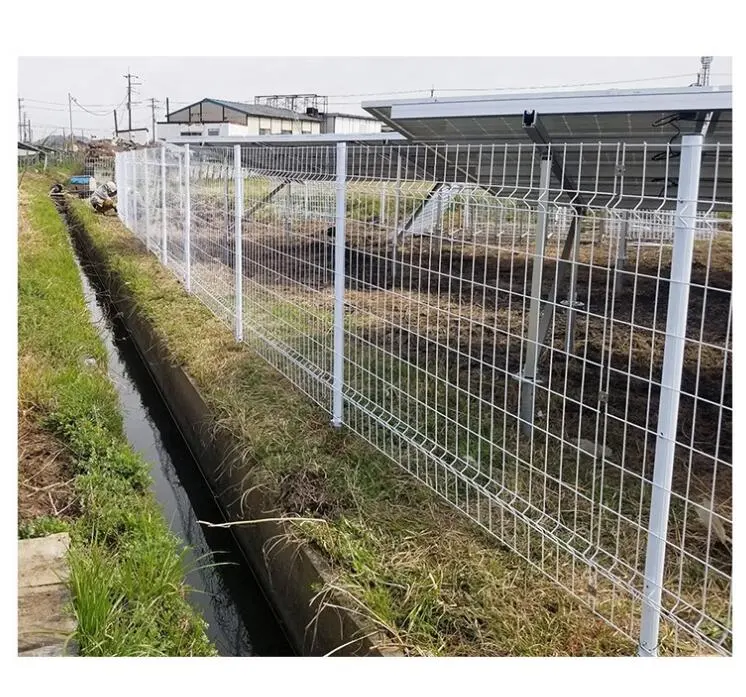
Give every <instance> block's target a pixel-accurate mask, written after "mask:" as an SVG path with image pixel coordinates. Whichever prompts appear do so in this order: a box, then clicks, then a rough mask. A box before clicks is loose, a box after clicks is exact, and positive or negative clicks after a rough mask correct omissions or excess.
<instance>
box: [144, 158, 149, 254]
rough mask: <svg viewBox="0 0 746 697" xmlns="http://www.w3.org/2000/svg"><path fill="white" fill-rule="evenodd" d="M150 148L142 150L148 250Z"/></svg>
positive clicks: (147, 243)
mask: <svg viewBox="0 0 746 697" xmlns="http://www.w3.org/2000/svg"><path fill="white" fill-rule="evenodd" d="M149 152H150V150H149V149H148V148H145V150H143V157H144V159H145V164H144V165H143V171H144V172H145V244H146V245H147V247H148V251H150V172H149V171H148V165H149V164H150V163H149V161H148V160H149V159H150V158H149V157H148V153H149Z"/></svg>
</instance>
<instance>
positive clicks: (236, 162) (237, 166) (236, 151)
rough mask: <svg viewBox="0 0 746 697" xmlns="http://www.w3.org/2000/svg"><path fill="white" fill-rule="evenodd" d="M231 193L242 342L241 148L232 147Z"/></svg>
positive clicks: (239, 338) (240, 338)
mask: <svg viewBox="0 0 746 697" xmlns="http://www.w3.org/2000/svg"><path fill="white" fill-rule="evenodd" d="M233 191H234V198H235V203H236V209H235V223H234V225H233V238H234V241H235V250H236V251H235V255H234V256H235V259H234V265H235V271H236V330H235V334H236V341H243V258H242V252H243V235H242V233H241V219H242V218H243V177H242V176H241V146H240V145H234V146H233Z"/></svg>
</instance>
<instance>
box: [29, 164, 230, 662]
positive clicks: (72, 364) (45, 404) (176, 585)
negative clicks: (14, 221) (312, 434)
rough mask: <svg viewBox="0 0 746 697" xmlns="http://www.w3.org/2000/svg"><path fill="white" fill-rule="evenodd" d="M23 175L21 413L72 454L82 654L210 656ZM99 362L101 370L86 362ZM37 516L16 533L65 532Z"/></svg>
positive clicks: (60, 252)
mask: <svg viewBox="0 0 746 697" xmlns="http://www.w3.org/2000/svg"><path fill="white" fill-rule="evenodd" d="M49 184H50V180H49V179H48V178H47V177H43V176H39V175H34V174H32V173H27V174H26V177H25V178H24V182H23V184H22V188H21V191H20V229H19V277H18V303H19V320H18V338H19V370H20V375H19V407H20V408H21V409H22V410H24V411H25V412H26V413H27V414H30V415H31V417H32V418H34V419H35V420H36V421H37V423H38V424H40V425H41V426H42V427H43V428H44V429H46V430H47V431H49V432H50V433H52V434H54V435H55V437H57V438H58V439H59V440H60V441H61V442H62V443H63V444H64V445H65V446H66V449H67V450H68V452H69V454H70V456H71V459H72V463H73V468H74V473H75V482H74V486H75V493H76V497H77V499H78V504H79V508H80V511H81V513H80V516H79V517H78V518H77V519H76V520H75V521H74V522H73V523H72V524H71V525H69V531H70V535H71V556H70V560H71V588H72V597H73V601H72V602H73V611H74V614H75V616H76V619H77V623H78V628H77V635H76V639H77V641H78V644H79V646H80V651H81V653H82V654H83V655H95V656H120V655H139V656H161V655H170V656H191V655H214V654H215V649H214V647H213V646H212V645H211V644H210V642H209V641H208V639H207V637H206V634H205V624H204V621H203V620H202V619H201V617H200V616H199V615H198V614H197V613H196V611H195V610H194V609H193V608H192V607H191V605H190V604H189V602H188V600H187V597H186V596H187V587H186V586H185V585H184V573H185V569H184V565H183V549H182V547H181V545H180V543H179V541H178V540H177V539H176V538H175V537H174V536H173V534H172V533H171V532H170V530H169V528H168V525H167V523H166V521H165V519H164V517H163V515H162V513H161V512H160V510H159V509H158V507H157V504H156V503H155V500H154V499H153V497H152V495H151V494H150V493H149V492H148V490H147V489H148V486H149V484H150V477H149V474H148V466H147V464H146V463H145V462H144V461H143V460H142V459H141V458H140V457H139V456H138V455H136V454H135V453H134V452H133V451H132V450H131V449H130V447H129V445H128V444H127V442H126V440H125V438H124V435H123V426H122V419H121V414H120V412H119V402H118V398H117V394H116V391H115V389H114V386H113V384H112V383H111V381H110V380H109V379H108V377H107V375H106V371H105V365H106V350H105V348H104V346H103V344H102V342H101V339H100V338H99V336H98V334H97V331H96V329H95V327H94V326H93V325H92V324H91V322H90V317H89V315H88V312H87V308H86V305H85V302H84V298H83V293H82V286H81V282H80V278H79V276H78V270H77V268H76V266H75V263H74V255H73V250H72V248H71V245H70V241H69V238H68V235H67V231H66V228H65V226H64V223H63V222H62V219H61V218H60V216H59V214H58V213H57V211H56V209H55V207H54V204H53V203H52V201H51V199H50V198H49V197H48V196H47V192H48V190H49ZM88 358H94V359H95V361H96V364H95V365H96V367H95V368H90V367H88V366H87V365H86V362H85V361H86V359H88ZM60 527H62V526H61V524H58V523H55V521H54V519H47V518H44V519H37V520H35V521H32V522H31V523H30V524H27V525H26V526H24V529H22V530H20V531H19V534H20V535H21V536H31V535H35V534H43V533H44V532H47V531H48V532H51V531H58V530H59V528H60Z"/></svg>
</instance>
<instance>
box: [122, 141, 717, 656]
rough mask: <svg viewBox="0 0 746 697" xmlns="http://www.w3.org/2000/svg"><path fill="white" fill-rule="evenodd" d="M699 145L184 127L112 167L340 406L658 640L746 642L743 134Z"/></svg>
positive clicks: (188, 272) (150, 226)
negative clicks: (740, 330) (740, 521)
mask: <svg viewBox="0 0 746 697" xmlns="http://www.w3.org/2000/svg"><path fill="white" fill-rule="evenodd" d="M687 147H689V150H688V151H687V152H684V150H686V148H685V147H684V145H682V146H681V153H680V157H676V158H673V157H667V158H664V159H663V160H662V159H661V158H660V157H655V153H659V152H661V151H663V152H670V147H669V144H667V143H661V144H657V145H650V144H645V145H638V144H634V145H626V144H619V143H613V144H601V143H594V144H587V145H583V144H580V145H578V144H573V145H558V144H553V145H551V146H550V147H548V148H543V149H542V148H540V147H537V146H534V145H531V146H526V145H512V144H511V145H491V146H486V145H476V146H466V145H459V146H458V148H457V149H458V152H457V153H455V154H454V152H453V148H451V150H450V151H449V149H448V146H435V145H425V144H417V145H414V144H413V145H397V146H380V145H376V146H371V145H365V146H363V145H354V144H340V145H337V146H326V145H325V146H303V147H274V146H272V147H267V146H264V147H242V148H241V147H238V146H237V147H235V148H234V147H229V148H226V147H206V146H186V147H176V146H170V145H166V146H164V147H160V148H150V149H143V150H138V151H132V152H127V153H119V154H118V155H117V158H116V181H117V184H118V190H119V202H120V204H119V214H120V217H121V218H122V220H123V222H124V223H125V225H126V226H127V227H128V228H129V229H130V230H131V231H132V232H133V233H134V234H135V235H136V236H137V237H139V238H140V239H141V240H142V241H143V242H144V243H145V244H146V245H147V247H148V249H149V250H151V251H152V252H153V253H154V254H156V255H157V256H158V257H159V259H160V260H161V261H162V263H163V264H164V265H166V266H168V267H169V268H170V269H171V270H172V271H173V273H174V274H176V276H177V277H178V278H179V279H181V280H182V281H183V282H184V284H185V286H186V288H187V290H189V291H190V292H192V293H194V294H196V295H197V296H198V297H199V298H200V299H201V300H202V301H203V302H204V303H205V304H206V305H207V306H208V307H209V308H210V309H211V310H212V311H213V312H214V313H215V314H216V315H217V316H218V317H219V318H221V319H222V320H223V321H224V322H225V323H226V324H227V325H228V326H229V327H231V329H232V330H233V331H234V332H235V333H236V337H237V338H238V339H240V340H243V341H245V342H246V343H247V344H249V345H250V346H251V347H252V348H253V349H254V350H256V352H257V353H259V354H260V355H261V356H263V357H264V358H265V359H266V360H267V361H268V362H269V363H270V364H271V365H273V366H274V367H275V368H276V369H277V370H279V371H280V372H281V373H282V374H283V375H285V376H286V377H287V378H288V379H289V380H290V381H291V382H292V383H293V384H294V385H295V386H296V387H297V388H299V389H300V390H302V391H303V392H304V393H305V394H306V395H308V397H310V398H311V399H312V400H313V401H314V402H316V403H317V404H318V405H319V406H320V407H321V408H323V409H325V410H327V411H328V412H329V413H330V416H331V417H332V422H333V423H334V424H336V425H339V424H344V425H345V426H346V427H347V428H350V429H352V430H353V431H354V432H356V433H357V434H359V435H360V436H362V437H363V438H364V439H366V440H367V441H369V442H370V443H371V444H373V445H374V446H375V447H376V448H377V449H379V450H380V451H382V452H383V453H385V454H386V455H388V456H389V457H391V458H392V459H393V460H394V461H395V462H396V463H398V464H399V465H400V466H401V467H403V468H405V469H406V470H407V471H408V472H410V473H411V474H412V475H413V476H415V477H416V478H417V479H419V480H420V481H421V482H423V483H425V484H426V485H427V486H429V487H431V488H432V489H433V490H435V491H436V492H437V493H438V494H440V495H441V496H442V497H444V498H445V499H446V500H448V501H449V502H450V503H451V504H452V505H454V506H455V507H457V508H458V509H460V510H461V511H462V512H463V513H464V514H466V515H467V516H469V517H470V518H471V519H472V520H473V521H475V522H476V523H478V524H479V525H480V526H482V527H483V528H484V529H486V530H488V531H489V532H490V533H492V534H493V535H494V536H495V537H496V538H497V539H498V540H499V541H500V542H502V543H503V544H505V545H507V546H508V547H510V548H511V549H512V550H513V551H515V552H516V553H517V554H519V555H520V556H521V557H523V558H524V559H526V560H527V561H529V562H530V563H531V564H532V565H534V566H535V567H537V568H538V569H540V570H541V571H542V572H544V573H545V574H546V575H547V576H549V577H550V578H552V579H553V580H554V581H555V582H556V583H558V584H560V585H561V586H562V587H564V588H565V589H567V590H568V591H569V592H570V593H572V594H573V595H574V596H575V597H576V598H579V599H580V600H581V601H583V602H584V603H585V604H587V605H588V606H589V607H590V608H591V609H593V611H595V612H596V613H597V614H598V615H600V616H601V617H603V618H604V619H605V620H606V621H607V622H609V623H610V624H612V625H613V626H614V627H616V628H617V629H618V630H619V631H621V632H623V633H624V634H626V635H627V636H628V637H630V638H632V639H633V640H635V641H636V642H638V645H639V647H640V654H642V655H655V654H667V655H674V654H692V653H719V654H730V653H731V652H732V599H731V578H732V569H731V566H732V491H731V487H732V385H731V366H732V329H731V327H732V303H731V288H732V228H731V212H732V210H731V209H732V204H731V202H730V198H729V194H728V193H727V192H728V191H729V187H730V177H731V174H730V166H731V147H730V145H729V144H720V143H716V144H710V143H703V141H702V140H701V139H700V140H699V141H696V142H694V143H693V144H691V143H690V145H689V146H687ZM620 158H622V160H623V162H626V163H628V164H629V163H640V162H642V163H648V162H649V163H651V164H650V169H651V170H653V169H655V170H656V171H655V172H653V174H656V173H657V174H658V175H659V176H656V177H651V172H646V173H644V176H640V177H635V176H633V175H632V174H631V175H630V176H628V177H626V178H625V176H624V175H623V174H621V175H620V172H624V169H623V168H622V169H620ZM556 162H561V163H562V165H561V166H562V168H563V172H565V171H566V172H569V171H571V170H572V171H573V172H575V173H578V172H581V170H582V172H581V173H582V176H577V177H576V178H575V179H574V181H575V184H574V185H572V186H571V185H570V184H569V183H568V182H570V180H571V179H570V178H569V177H567V178H566V177H564V176H559V177H557V176H552V174H551V172H550V168H551V164H552V163H556ZM685 168H688V169H687V171H684V169H685ZM630 171H631V170H630ZM643 171H644V170H643ZM687 172H688V173H689V174H690V175H691V176H689V181H690V182H691V183H690V184H689V185H688V186H689V188H688V189H686V190H684V187H685V186H687V185H686V184H684V183H680V184H679V185H678V186H677V182H684V181H685V176H684V175H686V174H687ZM692 172H693V174H692ZM555 174H556V172H555ZM651 178H652V179H654V180H655V181H654V183H653V184H652V185H651V183H650V181H651ZM672 290H673V291H674V292H671V291H672Z"/></svg>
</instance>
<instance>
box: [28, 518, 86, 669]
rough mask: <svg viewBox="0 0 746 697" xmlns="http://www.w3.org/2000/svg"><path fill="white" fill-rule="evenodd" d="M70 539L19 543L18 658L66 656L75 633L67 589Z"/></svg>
mask: <svg viewBox="0 0 746 697" xmlns="http://www.w3.org/2000/svg"><path fill="white" fill-rule="evenodd" d="M69 547H70V536H69V535H68V534H67V533H66V532H63V533H57V534H55V535H48V536H47V537H37V538H33V539H30V540H18V655H19V656H68V655H73V654H74V647H73V646H72V645H70V642H69V639H70V637H71V635H72V633H73V632H74V631H75V620H74V618H73V616H72V614H71V611H70V607H69V606H70V591H69V590H68V587H67V579H68V577H69V573H70V572H69V568H68V566H67V559H66V555H67V550H68V549H69Z"/></svg>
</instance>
